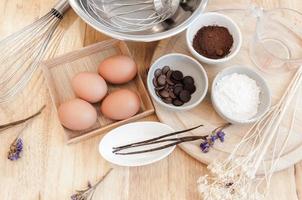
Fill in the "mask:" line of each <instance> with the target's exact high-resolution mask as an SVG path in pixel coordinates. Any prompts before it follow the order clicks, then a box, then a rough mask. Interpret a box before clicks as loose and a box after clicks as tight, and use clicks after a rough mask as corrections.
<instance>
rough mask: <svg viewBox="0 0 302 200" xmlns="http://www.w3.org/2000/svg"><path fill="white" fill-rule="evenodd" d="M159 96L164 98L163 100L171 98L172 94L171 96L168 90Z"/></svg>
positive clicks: (161, 92)
mask: <svg viewBox="0 0 302 200" xmlns="http://www.w3.org/2000/svg"><path fill="white" fill-rule="evenodd" d="M159 95H160V96H161V97H163V98H168V97H170V94H169V92H168V91H167V90H162V91H160V92H159Z"/></svg>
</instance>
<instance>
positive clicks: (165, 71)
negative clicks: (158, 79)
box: [162, 66, 170, 74]
mask: <svg viewBox="0 0 302 200" xmlns="http://www.w3.org/2000/svg"><path fill="white" fill-rule="evenodd" d="M169 70H170V67H169V66H164V68H163V69H162V73H163V74H167V72H168V71H169Z"/></svg>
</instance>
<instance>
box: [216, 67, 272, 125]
mask: <svg viewBox="0 0 302 200" xmlns="http://www.w3.org/2000/svg"><path fill="white" fill-rule="evenodd" d="M234 73H238V74H244V75H246V76H248V77H250V78H251V79H254V80H255V81H256V83H257V85H258V87H259V88H260V90H261V92H260V104H259V107H258V113H257V114H256V115H255V116H254V117H252V118H250V119H247V120H240V121H239V120H237V119H234V118H232V117H231V116H227V115H226V114H225V113H224V112H223V110H221V109H220V108H219V106H218V104H219V99H216V98H215V86H216V84H217V82H218V81H219V80H220V79H221V78H222V77H224V76H227V75H230V74H234ZM211 98H212V104H213V107H214V109H215V110H216V112H217V113H218V114H219V115H220V116H221V117H222V118H223V119H225V120H226V121H228V122H231V123H233V124H249V123H253V122H256V121H257V120H258V119H260V118H261V117H262V116H263V115H264V114H265V113H266V112H267V111H268V110H269V109H270V107H271V92H270V89H269V87H268V85H267V83H266V81H265V80H264V78H263V77H262V76H261V75H260V74H258V73H257V72H255V71H254V70H252V69H250V68H248V67H243V66H234V67H229V68H226V69H224V70H222V71H221V72H219V73H218V74H217V75H216V77H215V79H214V81H213V83H212V89H211Z"/></svg>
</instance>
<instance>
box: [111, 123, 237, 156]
mask: <svg viewBox="0 0 302 200" xmlns="http://www.w3.org/2000/svg"><path fill="white" fill-rule="evenodd" d="M230 125H231V123H226V124H223V125H221V126H219V127H217V128H215V129H214V130H213V131H211V134H209V135H204V136H185V137H180V138H168V139H162V138H165V137H168V136H172V135H176V134H180V133H184V132H188V131H191V130H194V129H196V128H198V127H200V126H202V125H199V126H196V127H193V128H190V129H186V130H182V131H177V132H173V133H169V134H166V135H163V136H160V137H156V138H152V139H149V140H145V141H141V142H136V143H132V144H128V145H124V146H119V147H114V148H113V151H112V153H115V154H116V155H131V154H140V153H147V152H152V151H158V150H162V149H165V148H168V147H171V146H175V145H178V144H181V143H183V142H191V141H195V140H203V142H202V143H201V144H200V147H201V149H202V151H203V152H204V153H207V152H208V151H209V149H210V147H211V146H213V145H214V142H215V140H217V139H219V140H220V141H221V142H223V141H224V136H225V133H224V132H223V130H224V129H225V128H227V127H229V126H230ZM159 139H162V140H159ZM163 142H172V143H170V144H166V145H162V146H159V147H154V148H151V149H146V150H138V151H133V152H120V151H122V150H125V149H129V148H134V147H139V146H147V145H151V144H157V143H163Z"/></svg>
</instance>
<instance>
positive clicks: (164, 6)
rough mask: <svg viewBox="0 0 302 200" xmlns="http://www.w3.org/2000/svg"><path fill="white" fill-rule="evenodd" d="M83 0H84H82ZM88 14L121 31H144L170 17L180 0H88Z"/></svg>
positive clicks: (112, 28)
mask: <svg viewBox="0 0 302 200" xmlns="http://www.w3.org/2000/svg"><path fill="white" fill-rule="evenodd" d="M81 1H83V0H81ZM86 1H87V7H88V10H87V12H88V14H89V15H90V16H92V17H93V18H95V19H96V20H97V21H99V22H102V23H103V24H105V25H106V26H107V27H108V28H110V29H111V30H114V31H119V32H135V31H143V30H147V29H149V28H152V27H154V26H155V25H157V24H159V23H161V22H163V21H165V20H167V19H168V18H170V17H171V16H172V15H173V14H174V13H175V12H176V10H177V8H178V7H179V4H180V0H86Z"/></svg>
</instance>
